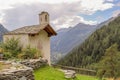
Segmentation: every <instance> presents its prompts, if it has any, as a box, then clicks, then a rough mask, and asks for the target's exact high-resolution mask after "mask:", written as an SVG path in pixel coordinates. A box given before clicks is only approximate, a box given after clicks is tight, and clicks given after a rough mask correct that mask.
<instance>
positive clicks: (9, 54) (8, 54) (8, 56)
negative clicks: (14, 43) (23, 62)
mask: <svg viewBox="0 0 120 80" xmlns="http://www.w3.org/2000/svg"><path fill="white" fill-rule="evenodd" d="M3 58H4V59H5V60H8V59H11V58H12V55H11V53H9V52H4V55H3Z"/></svg>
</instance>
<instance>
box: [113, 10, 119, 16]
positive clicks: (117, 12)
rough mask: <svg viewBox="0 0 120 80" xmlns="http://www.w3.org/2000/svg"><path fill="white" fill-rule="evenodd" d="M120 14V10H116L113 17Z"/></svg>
mask: <svg viewBox="0 0 120 80" xmlns="http://www.w3.org/2000/svg"><path fill="white" fill-rule="evenodd" d="M118 15H120V10H116V11H114V12H113V15H112V17H117V16H118Z"/></svg>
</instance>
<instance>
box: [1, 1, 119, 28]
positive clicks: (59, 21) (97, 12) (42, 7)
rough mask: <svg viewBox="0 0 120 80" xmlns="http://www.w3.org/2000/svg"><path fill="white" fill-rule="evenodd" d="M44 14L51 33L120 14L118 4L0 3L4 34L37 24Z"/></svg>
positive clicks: (65, 2)
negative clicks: (40, 15)
mask: <svg viewBox="0 0 120 80" xmlns="http://www.w3.org/2000/svg"><path fill="white" fill-rule="evenodd" d="M42 11H47V12H48V13H49V14H50V24H51V25H52V26H53V28H54V29H56V30H58V29H61V28H68V27H70V26H75V25H76V24H78V23H85V24H91V25H94V24H98V23H100V22H103V21H105V20H107V19H109V18H111V17H116V15H118V14H119V13H120V0H0V23H1V24H3V25H4V26H5V27H6V28H7V29H8V30H14V29H17V28H20V27H23V26H26V25H34V24H39V16H38V14H39V13H40V12H42Z"/></svg>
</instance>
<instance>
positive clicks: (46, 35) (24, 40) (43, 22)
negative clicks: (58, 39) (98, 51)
mask: <svg viewBox="0 0 120 80" xmlns="http://www.w3.org/2000/svg"><path fill="white" fill-rule="evenodd" d="M55 35H57V33H56V32H55V30H54V29H53V28H52V27H51V25H50V23H49V14H48V12H41V13H40V14H39V24H38V25H32V26H25V27H21V28H19V29H16V30H13V31H10V32H8V33H6V34H4V36H3V40H4V42H5V41H6V40H7V39H11V38H15V39H19V41H20V44H21V45H22V46H23V48H25V47H26V46H28V45H30V46H31V47H32V48H36V49H38V50H40V51H41V54H42V57H43V58H45V59H47V60H48V64H49V65H50V64H51V61H50V37H51V36H55Z"/></svg>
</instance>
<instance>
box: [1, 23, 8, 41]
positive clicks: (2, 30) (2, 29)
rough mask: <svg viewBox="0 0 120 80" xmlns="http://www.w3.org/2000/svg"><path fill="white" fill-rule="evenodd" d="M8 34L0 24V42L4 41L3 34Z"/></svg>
mask: <svg viewBox="0 0 120 80" xmlns="http://www.w3.org/2000/svg"><path fill="white" fill-rule="evenodd" d="M6 32H8V30H7V29H6V28H5V27H4V26H3V25H2V24H0V42H1V41H2V39H3V37H2V36H3V34H4V33H6Z"/></svg>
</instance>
